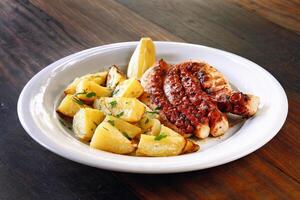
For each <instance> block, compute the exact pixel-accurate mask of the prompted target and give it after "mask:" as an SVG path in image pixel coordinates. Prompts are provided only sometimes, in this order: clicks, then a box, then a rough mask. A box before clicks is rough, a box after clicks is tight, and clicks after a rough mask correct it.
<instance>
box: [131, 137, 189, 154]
mask: <svg viewBox="0 0 300 200" xmlns="http://www.w3.org/2000/svg"><path fill="white" fill-rule="evenodd" d="M185 143H186V140H185V139H184V138H183V137H178V136H167V135H162V132H161V135H157V136H154V135H146V134H141V138H140V142H139V145H138V149H137V150H136V154H137V155H139V156H153V157H157V156H176V155H179V154H180V153H181V152H182V150H183V148H184V146H185Z"/></svg>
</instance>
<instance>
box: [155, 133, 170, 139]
mask: <svg viewBox="0 0 300 200" xmlns="http://www.w3.org/2000/svg"><path fill="white" fill-rule="evenodd" d="M165 137H167V135H166V134H165V133H160V134H159V135H157V136H155V138H154V140H156V141H159V140H161V139H163V138H165Z"/></svg>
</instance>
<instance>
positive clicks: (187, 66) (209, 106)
mask: <svg viewBox="0 0 300 200" xmlns="http://www.w3.org/2000/svg"><path fill="white" fill-rule="evenodd" d="M178 66H179V69H180V78H181V84H182V86H183V87H184V88H185V94H186V95H187V97H188V98H189V100H190V101H191V102H192V103H193V104H194V105H196V106H197V107H198V109H199V110H201V111H202V116H207V117H208V119H209V125H210V133H211V134H212V135H213V136H218V135H222V134H224V133H225V132H226V131H227V129H228V128H229V125H228V120H227V117H226V115H225V114H223V113H222V112H220V110H219V109H218V107H217V105H216V104H215V102H214V101H213V100H212V99H211V97H210V96H208V95H207V94H206V93H205V92H204V91H202V89H201V84H200V82H199V80H198V79H197V77H196V76H194V75H193V73H192V67H193V65H192V63H190V62H187V63H183V64H179V65H178Z"/></svg>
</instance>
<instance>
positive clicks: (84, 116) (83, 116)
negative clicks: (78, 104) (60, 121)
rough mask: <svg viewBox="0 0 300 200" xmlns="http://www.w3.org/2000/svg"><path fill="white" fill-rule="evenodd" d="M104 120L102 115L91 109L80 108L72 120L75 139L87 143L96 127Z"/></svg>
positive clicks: (98, 111)
mask: <svg viewBox="0 0 300 200" xmlns="http://www.w3.org/2000/svg"><path fill="white" fill-rule="evenodd" d="M103 119H104V113H103V112H101V111H100V110H97V109H93V108H81V109H80V110H79V111H78V112H77V113H76V114H75V115H74V118H73V131H74V133H75V134H76V136H77V137H79V138H80V139H82V140H84V141H89V140H90V139H91V138H92V136H93V133H94V131H95V129H96V127H97V126H98V125H99V124H100V122H102V121H103Z"/></svg>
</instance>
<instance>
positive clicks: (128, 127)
mask: <svg viewBox="0 0 300 200" xmlns="http://www.w3.org/2000/svg"><path fill="white" fill-rule="evenodd" d="M104 121H105V122H108V123H110V124H112V125H114V126H115V127H116V128H117V129H119V131H121V133H123V135H125V136H126V137H127V138H130V139H131V138H134V137H136V136H137V135H139V134H140V133H141V132H142V129H141V128H140V127H138V126H135V125H133V124H130V123H128V122H126V121H124V120H122V119H120V118H117V117H114V116H112V115H107V116H106V117H105V119H104Z"/></svg>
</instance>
